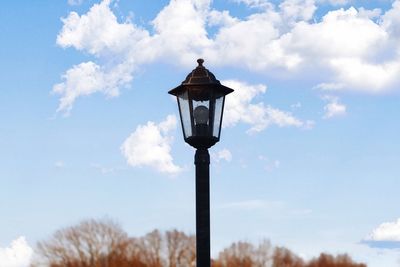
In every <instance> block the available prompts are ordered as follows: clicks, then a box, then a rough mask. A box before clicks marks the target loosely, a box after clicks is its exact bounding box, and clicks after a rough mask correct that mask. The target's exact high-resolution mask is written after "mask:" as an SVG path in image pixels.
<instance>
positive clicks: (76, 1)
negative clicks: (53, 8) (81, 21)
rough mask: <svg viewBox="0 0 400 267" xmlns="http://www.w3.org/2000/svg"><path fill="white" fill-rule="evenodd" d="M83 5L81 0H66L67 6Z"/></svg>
mask: <svg viewBox="0 0 400 267" xmlns="http://www.w3.org/2000/svg"><path fill="white" fill-rule="evenodd" d="M82 3H83V0H68V5H70V6H79V5H81V4H82Z"/></svg>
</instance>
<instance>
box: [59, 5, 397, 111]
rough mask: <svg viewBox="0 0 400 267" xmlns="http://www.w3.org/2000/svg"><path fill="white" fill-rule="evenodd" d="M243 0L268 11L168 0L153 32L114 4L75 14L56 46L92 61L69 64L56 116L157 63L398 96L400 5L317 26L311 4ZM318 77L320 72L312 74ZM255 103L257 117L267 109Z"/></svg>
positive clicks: (346, 12)
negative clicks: (239, 12)
mask: <svg viewBox="0 0 400 267" xmlns="http://www.w3.org/2000/svg"><path fill="white" fill-rule="evenodd" d="M237 2H243V3H245V4H246V5H248V6H250V7H262V8H259V9H253V10H252V11H253V13H252V14H251V15H249V16H248V17H246V18H237V17H233V16H232V15H231V14H229V12H227V11H224V10H222V11H221V10H216V9H214V8H213V7H212V5H211V1H210V0H171V1H170V2H169V4H168V5H167V6H165V7H164V8H163V9H162V10H161V11H160V12H159V13H158V14H157V16H156V17H155V19H154V20H152V21H151V24H150V25H151V27H152V29H150V30H146V29H143V28H141V27H139V26H137V25H135V24H134V23H133V22H132V21H129V20H128V21H118V18H117V17H116V16H115V15H114V13H113V11H112V9H111V7H110V3H111V0H103V1H102V2H101V3H100V4H95V5H93V7H92V8H91V9H90V10H89V11H88V12H87V13H86V14H83V15H78V14H77V13H76V12H71V13H70V14H69V15H68V16H67V17H66V18H64V19H63V24H64V25H63V27H62V29H61V31H60V33H59V35H58V37H57V44H58V45H60V46H61V47H64V48H67V47H73V48H75V49H77V50H80V51H83V52H85V53H88V54H89V55H92V56H93V57H94V59H95V60H91V61H88V62H84V63H80V64H77V65H75V66H73V67H72V68H71V69H70V70H67V71H66V72H65V74H64V75H63V78H62V82H61V83H59V84H57V85H55V86H54V88H53V91H54V92H55V93H57V94H60V104H59V107H58V111H61V112H68V111H70V110H71V108H72V106H73V103H74V102H75V100H76V99H77V98H78V97H81V96H85V95H91V94H94V93H102V94H104V95H106V96H107V97H113V96H117V95H118V94H119V90H120V88H121V87H124V86H127V85H128V84H129V83H130V82H131V80H132V79H133V75H134V73H135V70H136V69H137V68H138V67H140V66H142V65H143V64H147V63H151V62H154V61H156V60H162V61H168V60H169V62H172V63H171V64H179V65H185V66H193V61H194V60H195V59H196V58H198V57H204V58H206V59H207V62H209V64H211V65H220V66H240V67H245V68H248V69H249V70H252V71H257V72H259V73H265V72H268V73H270V74H273V73H276V71H278V73H282V72H283V73H284V74H285V76H289V77H290V76H291V75H293V77H296V78H299V79H301V77H306V79H309V78H310V77H312V78H313V79H314V81H315V83H316V84H320V85H321V86H322V85H324V84H325V85H329V84H331V85H340V89H341V90H358V91H359V92H368V93H370V92H372V93H381V92H385V91H389V90H394V89H395V88H397V87H398V86H396V85H399V84H400V78H399V77H400V76H399V75H398V73H399V72H400V52H399V51H400V46H399V44H398V43H399V42H398V40H399V38H400V19H399V17H400V1H399V0H397V1H395V2H394V3H393V7H392V8H391V9H390V10H388V11H387V12H385V13H384V14H381V11H380V10H377V9H374V10H368V9H365V8H360V9H359V10H357V9H355V8H353V7H351V8H348V9H343V8H340V9H337V10H331V11H329V12H327V13H326V14H325V15H323V17H322V19H321V20H319V21H315V20H314V13H315V10H316V4H315V3H318V1H317V2H315V1H314V0H286V1H283V2H281V3H280V4H279V5H277V6H276V5H273V4H271V3H270V2H268V1H264V0H237ZM330 2H331V3H332V4H344V3H345V2H346V1H340V0H331V1H330ZM208 26H214V27H215V28H214V30H215V34H213V35H211V34H209V32H208V30H209V28H208ZM243 36H245V38H243ZM177 40H179V41H177ZM170 59H173V60H170ZM271 70H273V71H272V72H270V71H271ZM315 71H318V73H321V75H318V76H315V75H312V74H313V73H315ZM322 87H323V86H322ZM328 87H329V86H328ZM252 107H253V108H254V109H255V112H260V110H265V108H266V107H257V106H256V105H253V106H252ZM286 115H287V114H286Z"/></svg>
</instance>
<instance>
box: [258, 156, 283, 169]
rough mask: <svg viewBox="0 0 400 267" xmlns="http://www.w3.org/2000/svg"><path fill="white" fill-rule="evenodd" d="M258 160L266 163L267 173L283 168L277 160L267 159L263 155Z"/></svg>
mask: <svg viewBox="0 0 400 267" xmlns="http://www.w3.org/2000/svg"><path fill="white" fill-rule="evenodd" d="M258 159H259V160H260V161H262V162H263V163H264V169H265V170H266V171H273V170H275V169H279V167H280V166H281V162H280V161H279V160H277V159H275V160H270V159H269V158H268V157H265V156H263V155H259V156H258Z"/></svg>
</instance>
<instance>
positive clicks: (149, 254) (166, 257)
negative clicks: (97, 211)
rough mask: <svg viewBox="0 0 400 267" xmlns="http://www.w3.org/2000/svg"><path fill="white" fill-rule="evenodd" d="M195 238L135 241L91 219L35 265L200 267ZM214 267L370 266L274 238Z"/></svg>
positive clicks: (160, 236) (240, 249) (44, 249)
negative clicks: (299, 251)
mask: <svg viewBox="0 0 400 267" xmlns="http://www.w3.org/2000/svg"><path fill="white" fill-rule="evenodd" d="M195 243H196V242H195V236H193V235H186V234H185V233H184V232H180V231H177V230H170V231H167V232H165V233H161V232H160V231H158V230H154V231H152V232H150V233H148V234H146V235H145V236H143V237H139V238H129V237H128V235H127V233H126V232H124V231H123V230H122V228H121V227H120V226H119V225H118V224H117V223H115V222H113V221H110V220H106V219H104V220H87V221H83V222H81V223H80V224H78V225H76V226H72V227H68V228H64V229H61V230H58V231H56V232H55V233H54V235H53V236H52V237H51V238H50V239H48V240H46V241H43V242H39V243H38V244H37V248H36V260H35V262H34V263H33V264H32V267H41V266H45V267H195V265H196V247H195ZM212 266H213V267H366V265H365V264H362V263H355V262H354V261H353V260H352V259H351V258H350V257H349V256H348V255H346V254H343V255H338V256H332V255H329V254H324V253H322V254H321V255H320V256H319V257H318V258H315V259H312V260H310V261H308V262H305V261H304V260H302V259H301V258H300V257H298V256H297V255H296V254H294V253H293V252H292V251H290V250H288V249H286V248H284V247H272V246H271V243H270V242H269V241H268V240H263V241H262V242H261V243H259V244H258V245H253V244H252V243H249V242H236V243H233V244H232V245H230V246H229V247H228V248H226V249H224V250H223V251H222V252H220V253H219V257H218V259H215V260H213V261H212Z"/></svg>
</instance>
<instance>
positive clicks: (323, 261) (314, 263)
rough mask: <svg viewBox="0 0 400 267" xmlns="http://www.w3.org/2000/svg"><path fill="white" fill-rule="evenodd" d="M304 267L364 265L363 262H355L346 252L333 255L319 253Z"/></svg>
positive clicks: (350, 266) (356, 266) (362, 266)
mask: <svg viewBox="0 0 400 267" xmlns="http://www.w3.org/2000/svg"><path fill="white" fill-rule="evenodd" d="M306 267H366V265H365V264H364V263H355V262H354V261H353V260H352V259H351V258H350V256H349V255H347V254H342V255H338V256H336V257H334V256H332V255H328V254H326V253H321V255H320V256H319V257H318V258H316V259H313V260H311V261H310V262H309V263H308V264H307V266H306Z"/></svg>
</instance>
